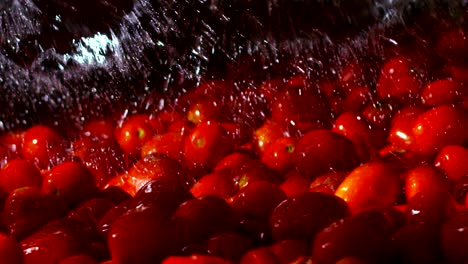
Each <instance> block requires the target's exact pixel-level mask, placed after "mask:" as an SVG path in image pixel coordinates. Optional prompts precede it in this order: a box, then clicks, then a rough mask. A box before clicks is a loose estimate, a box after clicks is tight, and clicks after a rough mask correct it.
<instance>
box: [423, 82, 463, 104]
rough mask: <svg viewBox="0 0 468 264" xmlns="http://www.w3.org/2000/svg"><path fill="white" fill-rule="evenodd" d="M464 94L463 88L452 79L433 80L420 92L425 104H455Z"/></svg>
mask: <svg viewBox="0 0 468 264" xmlns="http://www.w3.org/2000/svg"><path fill="white" fill-rule="evenodd" d="M465 95H466V91H465V90H464V88H463V87H462V86H461V85H460V83H458V82H457V81H454V80H452V79H442V80H437V81H433V82H431V83H429V84H427V85H426V87H425V88H424V90H423V91H422V93H421V100H422V102H423V104H425V105H444V104H455V103H457V102H459V101H461V100H462V99H463V97H464V96H465Z"/></svg>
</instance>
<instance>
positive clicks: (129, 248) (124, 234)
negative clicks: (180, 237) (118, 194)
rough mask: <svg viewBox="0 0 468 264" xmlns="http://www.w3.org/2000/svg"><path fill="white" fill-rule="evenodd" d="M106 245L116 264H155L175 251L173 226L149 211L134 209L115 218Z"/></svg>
mask: <svg viewBox="0 0 468 264" xmlns="http://www.w3.org/2000/svg"><path fill="white" fill-rule="evenodd" d="M107 241H108V245H109V250H110V254H111V256H112V261H113V262H116V263H141V264H150V263H155V261H162V260H163V259H164V258H165V257H167V256H169V255H171V254H174V253H175V252H176V249H177V241H176V239H175V229H174V225H173V223H172V222H170V221H168V220H166V219H164V218H162V217H161V216H160V215H159V214H158V211H157V210H154V209H152V208H151V207H147V208H145V207H142V208H136V209H133V210H130V211H128V212H126V213H124V214H123V215H121V216H120V217H118V218H117V219H116V220H115V221H114V222H113V224H112V225H111V227H110V230H109V233H108V240H107Z"/></svg>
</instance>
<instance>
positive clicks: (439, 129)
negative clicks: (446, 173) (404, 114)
mask: <svg viewBox="0 0 468 264" xmlns="http://www.w3.org/2000/svg"><path fill="white" fill-rule="evenodd" d="M467 124H468V122H467V116H466V113H465V112H464V111H463V110H461V109H458V108H455V107H452V106H448V105H441V106H437V107H435V108H433V109H431V110H428V111H426V112H425V113H423V114H421V115H419V116H418V118H417V119H416V120H415V122H414V124H413V135H414V144H412V146H411V148H412V149H413V150H415V151H417V152H419V153H421V154H422V155H427V156H432V155H435V154H436V153H437V152H438V151H440V149H442V148H443V147H445V146H448V145H463V144H465V143H466V142H467V141H468V133H466V131H468V126H467Z"/></svg>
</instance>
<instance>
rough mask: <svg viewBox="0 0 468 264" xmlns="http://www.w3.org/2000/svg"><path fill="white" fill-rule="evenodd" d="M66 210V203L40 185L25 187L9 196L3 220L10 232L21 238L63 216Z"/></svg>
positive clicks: (16, 237) (13, 235)
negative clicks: (42, 188)
mask: <svg viewBox="0 0 468 264" xmlns="http://www.w3.org/2000/svg"><path fill="white" fill-rule="evenodd" d="M66 210H67V205H66V203H65V202H64V201H62V200H61V199H59V198H58V197H56V196H53V195H47V194H44V193H43V192H42V191H41V189H40V188H39V187H35V186H30V187H23V188H20V189H16V190H14V191H13V192H11V193H10V195H9V196H8V197H7V199H6V201H5V205H4V208H3V222H4V224H5V225H6V226H7V228H8V233H9V234H10V235H11V236H12V237H13V238H15V239H17V240H21V239H24V238H25V237H27V236H29V235H31V234H32V233H33V232H36V231H37V230H38V229H39V228H41V227H42V226H44V225H45V224H47V223H48V222H50V221H52V220H54V219H57V218H60V217H63V216H64V215H65V213H66Z"/></svg>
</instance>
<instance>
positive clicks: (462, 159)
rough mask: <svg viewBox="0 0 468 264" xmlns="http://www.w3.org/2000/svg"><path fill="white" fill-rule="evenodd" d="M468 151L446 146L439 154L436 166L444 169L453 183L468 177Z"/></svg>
mask: <svg viewBox="0 0 468 264" xmlns="http://www.w3.org/2000/svg"><path fill="white" fill-rule="evenodd" d="M467 160H468V149H467V148H465V147H463V146H458V145H451V146H445V147H444V148H442V149H441V150H440V152H439V153H438V154H437V157H436V158H435V160H434V166H436V167H438V168H440V169H442V171H444V172H445V173H446V174H447V176H448V178H449V179H450V180H451V181H454V182H456V181H458V180H459V179H461V178H462V177H464V176H466V175H468V162H466V161H467Z"/></svg>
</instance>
